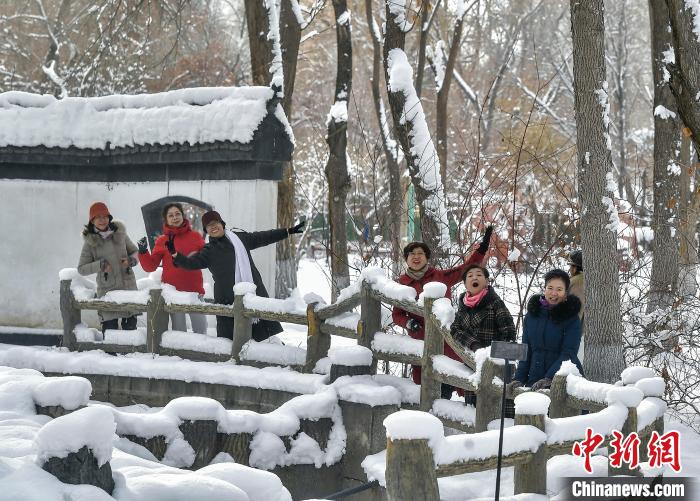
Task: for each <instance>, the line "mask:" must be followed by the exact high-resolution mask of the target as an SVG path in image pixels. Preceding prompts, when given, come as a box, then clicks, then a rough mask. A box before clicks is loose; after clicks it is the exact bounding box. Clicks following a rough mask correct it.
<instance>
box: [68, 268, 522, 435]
mask: <svg viewBox="0 0 700 501" xmlns="http://www.w3.org/2000/svg"><path fill="white" fill-rule="evenodd" d="M355 287H356V288H357V289H358V291H356V292H354V293H353V294H351V295H349V296H348V297H347V298H344V299H342V300H341V301H339V302H337V303H335V304H331V305H322V304H318V303H314V304H309V305H307V310H306V315H301V314H298V313H279V312H273V311H262V310H259V309H252V308H248V307H246V306H245V297H246V294H244V293H235V296H234V303H233V305H221V304H204V303H202V304H167V303H166V302H165V300H164V299H163V295H162V291H161V290H160V289H151V290H150V291H149V294H150V298H149V300H148V301H147V302H146V303H145V304H139V303H117V302H112V301H105V300H101V299H90V300H86V301H79V300H76V298H75V297H74V295H73V292H72V291H71V281H70V280H62V281H61V287H60V302H61V313H62V316H63V337H64V342H63V344H64V346H66V347H68V348H69V349H71V350H78V351H83V350H92V349H101V350H104V351H108V352H111V353H129V352H133V351H141V352H147V353H154V354H163V355H176V356H180V357H182V358H186V359H190V360H204V361H225V360H230V359H234V360H236V361H237V362H238V363H243V364H250V365H257V366H260V365H264V364H263V363H256V362H254V361H251V360H249V359H245V356H244V355H245V353H244V352H243V350H244V346H246V343H248V342H249V341H250V339H251V333H252V325H251V319H252V318H261V319H266V320H277V321H280V322H289V323H293V324H299V325H306V326H307V328H308V334H307V348H306V360H305V362H304V364H303V365H293V368H295V369H298V370H303V371H305V372H311V371H312V370H313V369H314V367H315V366H316V364H317V362H318V361H319V360H321V359H322V358H324V357H326V356H328V349H329V348H330V342H331V336H332V335H334V336H343V337H348V338H354V339H357V342H358V344H359V345H362V346H365V347H367V348H369V349H370V350H372V351H373V353H374V361H373V366H372V372H375V371H376V364H377V361H378V360H385V361H389V362H397V363H408V364H411V365H417V366H422V384H421V393H420V409H421V410H423V411H430V410H431V409H432V408H433V405H434V403H435V401H436V400H438V399H439V398H440V387H441V384H442V383H446V384H450V385H452V386H454V387H457V388H462V389H465V390H469V391H473V392H475V393H476V394H477V404H476V419H475V422H474V423H473V424H465V423H460V422H455V421H451V420H450V419H448V418H442V419H443V421H444V422H445V424H447V425H449V426H451V427H453V428H457V429H462V430H464V431H468V432H471V431H483V430H485V429H486V426H487V425H488V423H489V422H490V421H491V420H493V419H495V418H496V417H497V416H498V415H499V412H500V397H499V396H498V395H499V394H500V393H499V392H500V387H497V386H495V385H494V384H493V378H494V377H495V376H498V375H499V373H500V370H499V367H498V366H497V365H496V364H494V363H493V362H492V361H491V360H490V359H489V360H486V362H485V363H484V364H483V367H481V381H482V382H481V383H480V384H478V385H477V384H475V383H474V382H473V381H472V380H471V379H467V378H464V377H460V376H458V375H454V374H445V373H442V372H439V371H437V370H436V369H435V367H434V361H435V357H436V356H438V355H442V354H443V346H444V345H443V342H447V343H448V344H449V345H450V346H451V347H452V349H453V350H454V351H455V352H456V353H457V354H458V355H459V356H460V357H461V359H462V361H463V362H464V364H465V365H466V367H468V368H469V369H470V371H475V370H476V369H477V366H476V361H475V359H474V353H473V352H471V351H469V350H465V349H464V347H463V346H462V345H460V344H459V343H457V342H456V341H455V340H454V339H453V338H452V336H451V334H450V330H449V328H447V327H446V326H443V325H442V323H441V322H440V321H439V320H438V318H437V317H436V315H435V312H434V311H433V305H434V303H435V299H433V298H425V300H424V301H423V305H420V304H419V303H418V302H417V301H408V300H402V299H395V298H391V297H389V296H387V295H386V294H384V293H383V292H382V290H381V289H380V288H378V287H375V286H373V284H371V283H369V282H368V281H364V280H362V281H361V283H360V286H359V287H357V284H356V285H355ZM234 292H235V291H234ZM249 294H250V293H249ZM253 297H254V296H253ZM383 304H384V305H387V306H390V307H394V306H397V307H399V308H402V309H403V310H405V311H407V312H410V313H413V314H416V315H420V316H422V317H424V319H425V322H424V324H425V339H424V341H423V342H422V347H421V353H420V355H419V354H418V353H417V352H414V353H406V352H402V351H389V350H386V349H382V348H381V347H379V348H378V347H376V346H374V343H373V341H374V339H375V334H377V333H378V332H380V331H381V330H382V312H381V310H382V305H383ZM357 306H360V320H359V321H358V322H357V326H356V328H354V329H351V328H348V327H342V326H337V325H333V322H332V320H333V319H334V318H336V317H338V316H339V315H342V314H344V313H348V312H351V311H352V310H354V309H355V308H356V307H357ZM82 310H104V311H123V312H141V313H146V344H145V345H140V346H130V345H118V344H106V343H104V342H78V341H77V340H76V337H75V333H74V331H75V326H76V325H78V324H79V323H80V321H81V311H82ZM171 312H182V313H202V314H205V315H220V316H230V317H233V318H234V320H235V321H234V332H233V342H232V348H231V353H230V354H215V353H205V352H197V351H192V350H178V349H172V348H165V347H163V346H162V344H161V339H162V335H163V333H164V332H165V331H166V330H167V329H168V320H169V318H168V314H169V313H171ZM397 337H399V336H397ZM404 339H406V340H410V339H411V338H407V337H406V338H404ZM411 342H413V343H417V344H418V345H420V344H421V341H417V340H411ZM509 396H512V395H509Z"/></svg>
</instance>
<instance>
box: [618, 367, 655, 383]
mask: <svg viewBox="0 0 700 501" xmlns="http://www.w3.org/2000/svg"><path fill="white" fill-rule="evenodd" d="M655 376H656V372H654V370H653V369H651V368H649V367H641V366H638V365H633V366H631V367H627V368H626V369H625V370H623V371H622V374H620V379H622V384H635V383H636V382H637V381H639V380H641V379H645V378H653V377H655Z"/></svg>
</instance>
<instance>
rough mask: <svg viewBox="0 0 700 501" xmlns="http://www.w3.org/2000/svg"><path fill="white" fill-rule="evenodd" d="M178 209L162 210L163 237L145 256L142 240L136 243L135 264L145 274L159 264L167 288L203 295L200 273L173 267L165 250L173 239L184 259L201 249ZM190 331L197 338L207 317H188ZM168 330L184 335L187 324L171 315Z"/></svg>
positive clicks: (181, 315) (198, 237) (173, 204)
mask: <svg viewBox="0 0 700 501" xmlns="http://www.w3.org/2000/svg"><path fill="white" fill-rule="evenodd" d="M184 214H185V211H184V210H183V209H182V205H180V204H179V203H177V202H170V203H168V204H166V205H165V207H163V234H162V235H161V236H160V237H158V240H156V243H155V245H154V246H153V252H152V253H150V254H149V252H148V245H147V243H146V237H143V238H142V239H141V240H139V241H138V246H139V262H140V263H141V267H142V268H143V269H144V270H145V271H148V272H151V271H155V270H156V268H158V266H159V265H160V264H161V263H162V264H163V276H162V278H161V281H162V282H163V283H165V284H170V285H172V286H173V287H175V289H177V290H179V291H183V292H196V293H198V294H200V295H204V286H203V283H202V272H201V271H200V270H186V269H185V268H178V267H176V266H175V265H174V264H173V258H172V256H171V255H170V252H168V249H166V247H165V243H166V242H167V241H168V240H169V239H170V236H171V235H174V242H175V248H176V249H177V251H178V252H179V253H181V254H183V255H185V256H189V255H192V254H196V253H198V252H199V251H201V250H202V247H204V239H203V238H202V235H200V234H199V232H197V231H194V230H193V229H192V227H191V226H190V222H189V221H188V220H187V219H186V218H185V216H184ZM189 315H190V322H191V323H192V330H193V331H194V332H197V333H199V334H206V333H207V317H206V316H205V315H203V314H201V313H190V314H189ZM170 320H171V322H172V329H173V330H175V331H183V332H186V331H187V322H186V319H185V314H184V313H171V314H170Z"/></svg>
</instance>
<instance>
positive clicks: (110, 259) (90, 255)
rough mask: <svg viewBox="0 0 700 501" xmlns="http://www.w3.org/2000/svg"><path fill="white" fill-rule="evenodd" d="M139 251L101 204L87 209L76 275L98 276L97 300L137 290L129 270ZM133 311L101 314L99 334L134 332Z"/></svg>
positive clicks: (124, 230)
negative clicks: (86, 221) (86, 219)
mask: <svg viewBox="0 0 700 501" xmlns="http://www.w3.org/2000/svg"><path fill="white" fill-rule="evenodd" d="M137 251H138V248H137V247H136V245H134V243H133V242H132V241H131V239H129V237H128V236H127V234H126V227H125V226H124V223H122V222H120V221H113V220H112V215H111V214H110V213H109V209H107V206H106V205H105V204H104V203H102V202H95V203H94V204H92V205H91V206H90V215H89V221H88V224H86V225H85V228H84V229H83V250H82V251H81V252H80V262H79V263H78V273H80V274H81V275H92V274H93V273H96V274H97V297H102V296H104V295H105V294H106V293H107V292H109V291H113V290H136V277H134V272H133V270H132V268H133V267H134V266H136V265H137V264H138V262H139V261H138V253H137ZM136 314H137V313H136V312H133V313H131V312H127V313H125V312H115V311H100V312H99V317H100V322H101V323H102V332H103V333H104V331H106V330H107V329H118V328H119V319H120V318H121V319H122V321H121V324H122V329H123V330H134V329H136Z"/></svg>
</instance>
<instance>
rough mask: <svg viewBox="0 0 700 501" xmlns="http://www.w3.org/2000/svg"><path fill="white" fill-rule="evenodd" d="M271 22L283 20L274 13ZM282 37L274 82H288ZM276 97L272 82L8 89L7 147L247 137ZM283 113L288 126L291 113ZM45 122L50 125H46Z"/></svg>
mask: <svg viewBox="0 0 700 501" xmlns="http://www.w3.org/2000/svg"><path fill="white" fill-rule="evenodd" d="M270 3H273V2H271V0H270ZM272 10H273V11H276V9H274V8H273V9H272ZM271 26H273V27H274V26H275V24H274V23H273V20H272V19H271ZM275 44H276V48H277V51H278V54H276V55H275V58H274V60H273V65H272V67H271V71H272V72H273V73H274V76H273V84H278V85H279V87H280V88H282V64H281V62H282V58H281V54H280V53H279V31H278V27H277V40H276V42H275ZM272 97H273V90H272V89H270V88H268V87H238V88H236V87H211V88H204V87H202V88H192V89H180V90H175V91H170V92H161V93H157V94H139V95H133V96H130V95H112V96H104V97H87V98H86V97H68V98H65V99H61V100H57V99H55V98H54V97H53V96H49V95H35V94H28V93H25V92H6V93H4V94H0V146H8V145H13V146H27V147H33V146H46V147H49V148H51V147H59V148H68V147H71V146H74V147H77V148H91V149H104V148H118V147H134V146H143V145H153V144H160V145H172V144H185V143H189V144H203V143H212V142H216V141H230V142H235V143H241V144H247V143H249V142H251V141H252V140H253V135H254V133H255V131H256V130H257V128H258V126H259V125H260V123H261V122H262V120H263V118H265V116H266V115H267V102H268V101H269V100H270V99H272ZM275 116H276V117H277V118H278V119H280V120H281V121H282V123H283V124H284V125H285V128H287V126H288V123H287V120H286V118H284V114H282V115H281V116H280V115H279V114H278V113H275ZM37 123H41V124H42V127H41V128H40V129H37V127H36V124H37ZM291 138H292V136H290V139H291Z"/></svg>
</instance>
